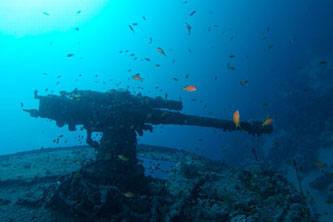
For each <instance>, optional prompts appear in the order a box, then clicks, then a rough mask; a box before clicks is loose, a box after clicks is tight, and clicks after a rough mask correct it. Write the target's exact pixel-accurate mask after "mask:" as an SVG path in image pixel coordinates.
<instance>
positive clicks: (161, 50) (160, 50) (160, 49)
mask: <svg viewBox="0 0 333 222" xmlns="http://www.w3.org/2000/svg"><path fill="white" fill-rule="evenodd" d="M157 51H159V52H160V53H161V54H162V55H164V56H166V54H165V52H164V50H163V49H162V48H157Z"/></svg>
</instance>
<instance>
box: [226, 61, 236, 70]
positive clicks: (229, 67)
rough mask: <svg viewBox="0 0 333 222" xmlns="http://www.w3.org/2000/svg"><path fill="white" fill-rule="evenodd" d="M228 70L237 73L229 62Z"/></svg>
mask: <svg viewBox="0 0 333 222" xmlns="http://www.w3.org/2000/svg"><path fill="white" fill-rule="evenodd" d="M227 68H228V69H229V70H231V71H235V67H233V66H231V65H230V63H229V62H227Z"/></svg>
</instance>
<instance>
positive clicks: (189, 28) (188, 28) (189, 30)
mask: <svg viewBox="0 0 333 222" xmlns="http://www.w3.org/2000/svg"><path fill="white" fill-rule="evenodd" d="M185 24H186V29H187V31H188V35H191V29H192V27H191V26H190V25H189V24H187V23H185Z"/></svg>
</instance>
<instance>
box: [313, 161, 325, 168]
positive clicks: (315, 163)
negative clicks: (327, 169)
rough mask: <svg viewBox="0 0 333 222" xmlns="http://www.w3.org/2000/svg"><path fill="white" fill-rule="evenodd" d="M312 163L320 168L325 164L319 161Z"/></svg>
mask: <svg viewBox="0 0 333 222" xmlns="http://www.w3.org/2000/svg"><path fill="white" fill-rule="evenodd" d="M312 163H313V164H314V165H315V166H317V167H320V168H323V167H324V166H325V164H323V163H319V162H315V161H313V162H312Z"/></svg>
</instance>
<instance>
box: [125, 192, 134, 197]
mask: <svg viewBox="0 0 333 222" xmlns="http://www.w3.org/2000/svg"><path fill="white" fill-rule="evenodd" d="M124 196H125V197H127V198H132V197H135V194H134V193H132V192H126V193H124Z"/></svg>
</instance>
